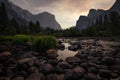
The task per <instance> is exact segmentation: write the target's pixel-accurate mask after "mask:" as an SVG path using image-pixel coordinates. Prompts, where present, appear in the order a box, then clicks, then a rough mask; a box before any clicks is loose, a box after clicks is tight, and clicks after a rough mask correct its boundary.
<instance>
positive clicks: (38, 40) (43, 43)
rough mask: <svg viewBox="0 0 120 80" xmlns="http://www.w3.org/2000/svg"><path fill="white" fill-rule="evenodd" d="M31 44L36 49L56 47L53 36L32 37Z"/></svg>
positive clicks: (44, 49)
mask: <svg viewBox="0 0 120 80" xmlns="http://www.w3.org/2000/svg"><path fill="white" fill-rule="evenodd" d="M33 45H34V47H35V49H36V50H37V51H46V50H47V49H52V48H55V47H56V39H55V37H53V36H41V37H34V41H33Z"/></svg>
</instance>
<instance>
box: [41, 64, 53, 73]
mask: <svg viewBox="0 0 120 80" xmlns="http://www.w3.org/2000/svg"><path fill="white" fill-rule="evenodd" d="M40 71H41V72H42V73H44V74H49V73H52V72H53V71H54V67H53V66H52V65H51V64H43V65H42V66H41V68H40Z"/></svg>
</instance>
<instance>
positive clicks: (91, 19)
mask: <svg viewBox="0 0 120 80" xmlns="http://www.w3.org/2000/svg"><path fill="white" fill-rule="evenodd" d="M112 11H115V12H118V13H119V14H120V0H116V2H115V4H114V5H113V6H112V7H111V8H110V9H109V10H106V11H105V10H102V9H98V10H96V9H91V10H90V11H89V14H88V15H87V16H80V18H79V19H78V21H77V23H76V27H77V28H78V29H80V30H83V29H86V28H88V27H90V26H92V25H95V24H96V23H97V22H100V23H104V21H105V17H106V18H107V19H109V15H110V13H111V12H112Z"/></svg>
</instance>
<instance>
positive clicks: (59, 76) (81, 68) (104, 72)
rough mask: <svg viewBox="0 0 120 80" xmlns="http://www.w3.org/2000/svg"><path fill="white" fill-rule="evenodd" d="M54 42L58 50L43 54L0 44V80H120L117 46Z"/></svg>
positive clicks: (100, 42) (102, 42)
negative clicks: (56, 43)
mask: <svg viewBox="0 0 120 80" xmlns="http://www.w3.org/2000/svg"><path fill="white" fill-rule="evenodd" d="M57 41H58V45H57V49H50V50H47V51H46V52H45V53H43V52H35V51H33V50H32V47H31V45H29V44H26V45H22V46H12V47H11V45H9V44H7V45H6V44H5V43H2V44H0V80H120V49H119V46H120V42H118V41H106V40H94V39H89V40H78V39H75V40H73V39H72V40H71V39H58V40H57ZM111 46H118V47H115V48H114V47H111ZM41 54H45V55H44V56H41Z"/></svg>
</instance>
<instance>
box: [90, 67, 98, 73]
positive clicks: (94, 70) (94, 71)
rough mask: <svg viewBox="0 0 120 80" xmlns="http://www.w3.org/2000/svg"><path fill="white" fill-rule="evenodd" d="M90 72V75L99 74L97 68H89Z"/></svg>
mask: <svg viewBox="0 0 120 80" xmlns="http://www.w3.org/2000/svg"><path fill="white" fill-rule="evenodd" d="M88 72H89V73H94V74H97V73H98V70H97V68H95V67H89V68H88Z"/></svg>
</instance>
